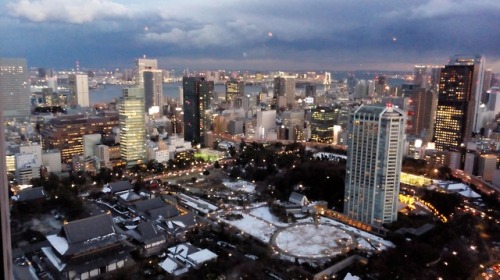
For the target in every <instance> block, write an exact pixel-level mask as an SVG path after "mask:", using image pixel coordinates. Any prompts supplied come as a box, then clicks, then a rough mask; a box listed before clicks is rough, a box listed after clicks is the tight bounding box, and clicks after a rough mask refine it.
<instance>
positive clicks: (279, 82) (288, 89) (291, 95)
mask: <svg viewBox="0 0 500 280" xmlns="http://www.w3.org/2000/svg"><path fill="white" fill-rule="evenodd" d="M280 96H284V100H285V104H280V103H279V99H280V98H279V97H280ZM273 99H274V102H273V104H274V105H275V106H276V108H277V109H279V108H281V107H286V106H291V105H293V104H294V103H295V77H287V76H282V77H276V78H274V97H273Z"/></svg>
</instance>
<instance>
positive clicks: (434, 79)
mask: <svg viewBox="0 0 500 280" xmlns="http://www.w3.org/2000/svg"><path fill="white" fill-rule="evenodd" d="M441 69H443V67H442V66H432V67H431V72H430V74H429V89H431V90H435V91H436V92H437V91H438V88H439V81H440V80H441V79H440V77H441Z"/></svg>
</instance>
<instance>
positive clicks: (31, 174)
mask: <svg viewBox="0 0 500 280" xmlns="http://www.w3.org/2000/svg"><path fill="white" fill-rule="evenodd" d="M15 159H16V179H17V181H18V182H19V183H21V184H29V182H30V180H31V179H33V178H39V177H40V165H38V166H37V165H36V156H35V154H31V153H30V154H16V155H15Z"/></svg>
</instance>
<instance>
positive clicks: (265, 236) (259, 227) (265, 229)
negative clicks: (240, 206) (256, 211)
mask: <svg viewBox="0 0 500 280" xmlns="http://www.w3.org/2000/svg"><path fill="white" fill-rule="evenodd" d="M232 213H233V214H241V215H242V216H243V219H240V220H233V221H229V220H225V219H222V220H223V221H224V222H225V223H227V224H229V225H231V226H234V227H236V228H238V229H239V230H241V231H243V232H245V233H247V234H249V235H251V236H253V237H255V238H257V239H259V240H262V241H263V242H265V243H267V242H269V240H270V239H271V236H272V235H273V233H274V232H275V231H276V227H275V226H274V225H273V224H271V223H267V222H265V221H262V220H259V219H257V218H256V217H253V216H251V215H248V214H246V213H242V212H237V211H233V212H232Z"/></svg>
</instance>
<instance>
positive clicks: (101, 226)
mask: <svg viewBox="0 0 500 280" xmlns="http://www.w3.org/2000/svg"><path fill="white" fill-rule="evenodd" d="M63 230H64V234H65V236H66V239H67V240H68V244H70V245H71V244H74V243H79V242H83V241H87V240H92V239H95V238H99V237H103V236H107V235H110V234H114V233H115V230H114V228H113V221H112V220H111V215H109V214H102V215H98V216H92V217H89V218H86V219H81V220H76V221H72V222H69V223H67V224H65V225H63Z"/></svg>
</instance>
